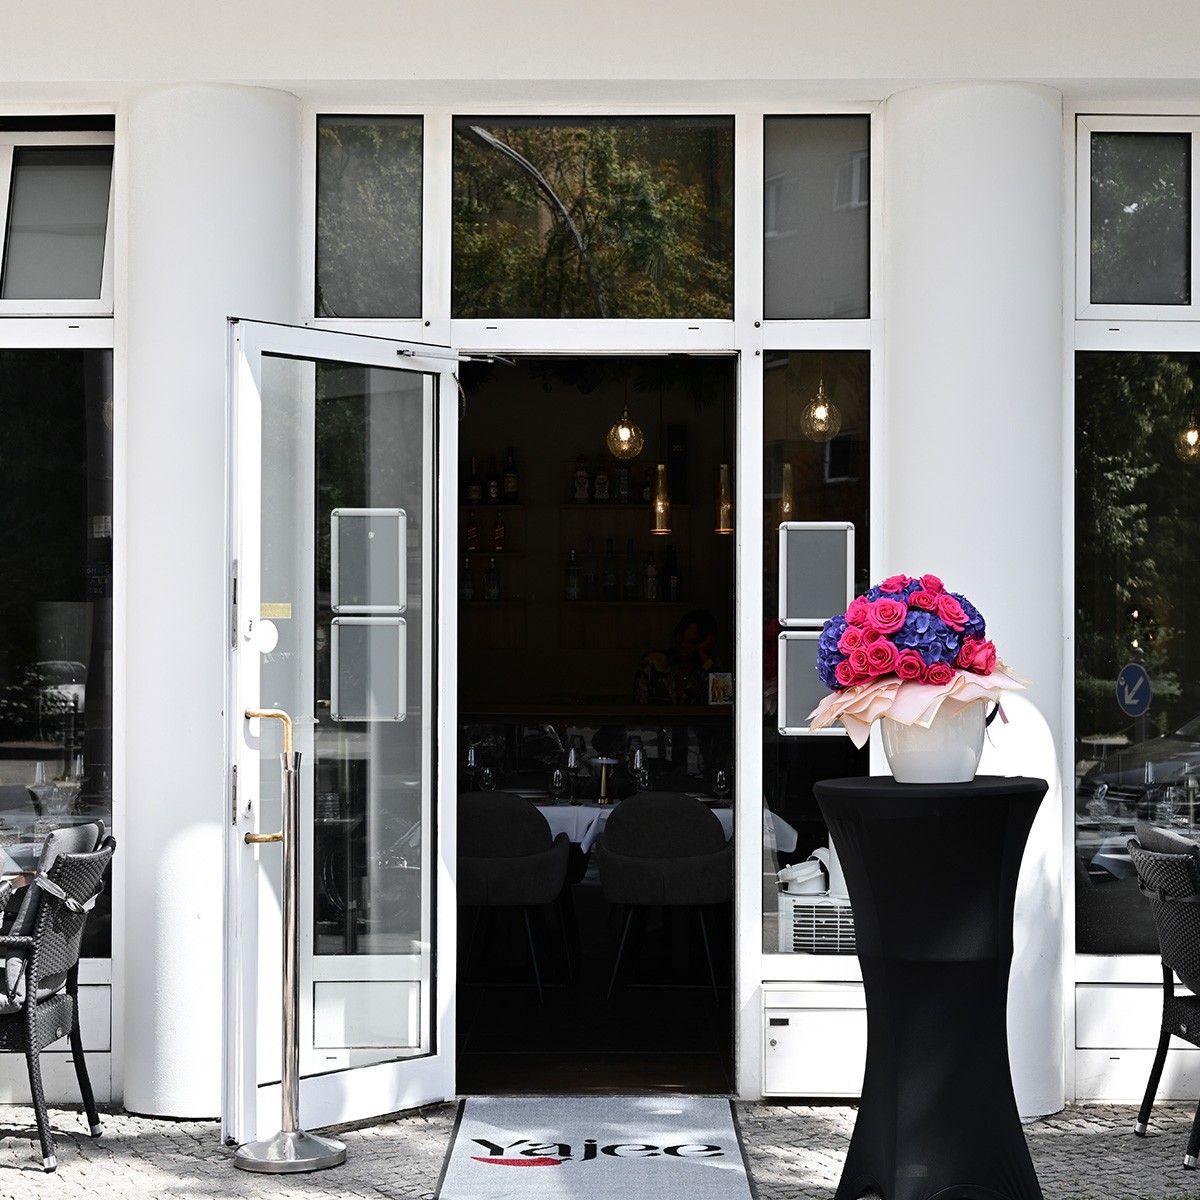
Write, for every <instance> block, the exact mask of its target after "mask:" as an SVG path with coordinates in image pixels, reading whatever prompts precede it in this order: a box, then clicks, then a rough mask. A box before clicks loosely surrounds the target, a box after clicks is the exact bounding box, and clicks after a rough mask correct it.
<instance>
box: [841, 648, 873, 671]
mask: <svg viewBox="0 0 1200 1200" xmlns="http://www.w3.org/2000/svg"><path fill="white" fill-rule="evenodd" d="M846 661H847V662H848V663H849V664H850V668H851V670H853V672H854V674H855V675H857V676H859V678H862V677H863V676H865V675H869V674H870V673H871V671H870V661H869V660H868V658H867V652H866V650H864V649H863V647H862V646H859V648H858V649H857V650H851V651H850V657H849V658H847V659H846Z"/></svg>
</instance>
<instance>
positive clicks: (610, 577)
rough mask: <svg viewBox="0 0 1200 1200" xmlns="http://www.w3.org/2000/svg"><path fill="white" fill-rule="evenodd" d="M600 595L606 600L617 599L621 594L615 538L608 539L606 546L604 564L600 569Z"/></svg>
mask: <svg viewBox="0 0 1200 1200" xmlns="http://www.w3.org/2000/svg"><path fill="white" fill-rule="evenodd" d="M600 595H601V596H602V597H603V598H604V599H605V600H616V599H617V598H618V596H619V595H620V586H619V584H618V583H617V556H616V554H615V553H614V552H613V540H612V538H609V539H608V543H607V545H606V546H605V547H604V566H603V567H602V569H601V571H600Z"/></svg>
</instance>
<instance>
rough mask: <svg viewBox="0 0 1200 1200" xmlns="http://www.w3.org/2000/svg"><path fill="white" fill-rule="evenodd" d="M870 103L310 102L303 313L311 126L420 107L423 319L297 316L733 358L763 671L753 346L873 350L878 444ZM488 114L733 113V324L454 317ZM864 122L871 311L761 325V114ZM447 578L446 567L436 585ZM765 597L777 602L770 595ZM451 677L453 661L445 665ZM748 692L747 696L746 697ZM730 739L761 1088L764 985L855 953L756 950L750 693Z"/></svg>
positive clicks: (746, 554)
mask: <svg viewBox="0 0 1200 1200" xmlns="http://www.w3.org/2000/svg"><path fill="white" fill-rule="evenodd" d="M879 112H880V105H879V104H877V103H861V104H860V103H844V104H797V105H789V106H779V105H772V106H764V105H734V104H715V105H714V104H712V103H711V101H710V102H708V103H695V104H689V103H680V104H675V105H671V106H664V105H662V104H657V103H654V102H652V101H650V100H647V101H646V102H644V103H633V104H626V105H618V104H603V105H587V104H574V103H572V104H569V105H566V104H558V105H555V104H545V103H542V104H531V103H519V104H513V103H510V104H498V103H488V104H485V105H482V106H477V107H476V109H475V113H474V114H473V113H472V109H471V107H470V106H467V105H456V106H453V107H451V106H405V105H398V104H377V105H363V104H355V105H333V104H320V105H317V104H310V105H308V106H307V108H306V111H305V120H304V130H305V133H304V137H305V139H306V141H305V145H304V146H303V163H304V174H303V180H302V209H301V212H302V218H301V224H300V230H299V237H300V246H299V255H300V262H301V271H302V273H301V278H302V280H303V286H304V289H305V297H306V299H305V305H306V311H307V312H309V313H312V311H313V298H314V297H315V294H316V288H315V281H316V200H317V193H316V150H317V148H316V129H317V118H318V117H319V116H338V115H349V116H360V117H364V118H370V117H371V116H373V115H377V116H421V117H422V118H423V131H424V133H423V141H422V146H423V151H422V152H423V159H424V161H423V180H422V193H423V217H422V272H421V274H422V283H421V287H422V313H421V316H420V317H417V318H408V319H403V320H396V319H382V318H381V319H373V320H355V319H347V318H342V319H334V318H318V317H316V316H309V317H307V318H306V320H305V324H310V325H313V326H317V327H322V328H330V329H338V330H345V331H353V332H360V333H368V334H375V335H376V336H386V337H396V338H401V339H406V338H407V339H410V340H421V341H432V342H437V343H441V344H445V345H452V346H454V347H455V348H456V349H458V350H460V351H462V352H463V353H467V354H470V353H485V352H493V353H497V354H514V355H524V354H558V355H561V354H564V353H570V354H572V355H580V356H585V355H593V354H594V355H599V354H613V355H618V354H629V355H636V354H646V355H657V354H671V353H691V354H733V355H736V357H737V360H738V366H737V371H738V395H737V401H736V418H735V419H736V425H737V443H736V444H737V445H738V446H739V447H740V450H739V461H738V468H737V470H736V471H735V480H734V486H735V497H734V505H735V512H743V513H747V514H750V517H749V524H748V525H747V526H746V529H745V531H742V530H740V529H739V530H738V532H737V533H736V534H735V538H736V554H737V566H736V571H735V574H736V578H737V580H738V592H737V598H736V609H735V630H734V640H735V649H734V652H735V654H736V658H737V664H738V674H739V675H740V676H741V677H742V678H743V679H746V680H761V679H762V670H763V659H762V613H763V611H765V610H764V608H763V590H764V589H763V547H762V539H761V537H759V536H758V531H757V530H758V518H757V514H758V512H759V511H760V506H761V504H762V497H763V453H762V447H763V394H764V379H763V365H764V354H765V352H766V351H767V350H781V351H792V352H799V353H804V352H811V353H818V352H821V351H837V350H864V351H867V352H868V353H869V354H870V356H871V364H872V370H871V384H870V413H871V428H872V431H873V440H874V441H876V442H877V443H878V444H880V445H882V444H883V443H882V438H883V424H882V421H883V389H882V378H883V372H882V367H881V364H882V348H883V322H882V320H881V319H880V318H881V316H882V314H881V312H880V305H879V294H880V293H879V283H880V277H879V264H878V260H879V253H878V248H879V247H880V246H882V245H883V239H882V222H883V205H882V203H881V198H882V195H883V192H882V189H881V186H880V182H879V179H878V175H877V171H878V164H880V163H882V162H883V154H882V149H881V130H880V122H879V119H878V118H879ZM464 115H486V116H495V117H504V116H545V117H564V116H568V117H625V116H635V117H637V116H654V117H660V116H691V117H705V116H712V117H730V116H731V117H732V118H733V123H734V126H733V129H734V132H733V138H734V142H733V147H734V148H733V158H734V220H733V244H734V272H733V279H734V285H733V293H734V294H733V316H732V318H731V319H722V320H714V319H700V320H685V319H677V320H674V319H673V320H622V319H612V320H603V321H602V320H570V319H567V320H528V319H515V318H503V319H496V320H485V319H479V320H477V319H471V320H464V319H459V318H454V319H452V318H451V316H450V304H451V289H450V272H451V238H452V232H453V230H452V219H453V218H452V213H453V204H452V202H453V162H452V147H453V121H454V118H455V117H456V116H464ZM831 115H861V116H868V117H870V119H871V130H870V133H871V161H870V171H871V176H870V193H869V194H870V195H871V197H872V198H873V200H874V203H873V205H872V209H871V217H870V246H871V252H870V278H869V288H870V310H869V311H870V313H871V316H870V317H865V318H852V319H839V318H824V319H806V320H775V319H773V320H770V321H768V320H766V319H765V318H764V316H763V301H764V295H763V259H764V250H763V243H764V211H765V210H764V203H765V182H764V176H763V170H764V138H765V132H766V131H765V119H766V118H767V117H768V116H785V117H787V116H791V117H803V116H814V117H820V116H831ZM881 459H882V456H881V455H879V454H874V455H872V456H871V467H870V486H871V490H872V494H874V495H880V494H882V491H881V489H882V486H883V466H882V462H881ZM879 532H880V531H879V530H877V531H876V533H875V534H874V536H873V537H872V549H871V556H870V557H871V562H870V563H869V564H862V565H863V566H866V567H869V569H870V573H871V575H872V576H873V577H874V576H875V575H877V574H878V573H879V568H880V563H879V561H877V560H878V559H879V552H878V550H877V548H876V547H877V544H878V542H879ZM446 586H448V587H453V586H454V579H453V575H452V576H451V578H450V581H449V582H448V584H447V585H446ZM771 603H772V605H773V604H774V598H773V597H772V600H771ZM444 669H445V671H446V673H447V674H446V677H447V678H453V677H454V670H455V665H454V663H446V664H444ZM753 694H754V689H749V690H747V691H743V695H744V696H746V695H750V696H752V695H753ZM735 711H736V716H735V728H734V739H735V746H736V747H737V755H738V763H739V769H738V789H737V796H738V801H737V811H736V814H735V820H736V822H737V828H738V830H739V833H738V836H737V837H735V839H734V846H735V850H736V855H737V866H736V891H735V897H734V904H735V914H736V916H735V919H736V921H737V924H738V928H739V929H741V930H744V931H745V932H746V935H747V936H744V937H739V938H737V939H735V941H736V948H735V951H734V954H735V961H734V972H735V981H734V995H733V1010H734V1018H733V1019H734V1042H735V1060H736V1069H737V1078H736V1081H735V1087H736V1092H737V1094H738V1095H740V1096H758V1095H760V1094H761V1082H762V1078H761V1072H762V986H763V983H764V982H776V981H824V980H836V981H849V982H855V983H857V982H858V981H860V980H861V978H862V975H861V970H860V968H859V964H858V959H857V958H856V957H855V956H854V955H817V954H779V953H776V952H771V951H770V949H769V948H766V947H764V946H763V940H762V927H763V911H762V901H763V898H762V854H763V847H762V795H763V790H762V779H763V776H762V712H761V708H760V706H759V705H757V704H755V703H753V702H749V703H742V704H739V705H738V706H737V707H736V710H735Z"/></svg>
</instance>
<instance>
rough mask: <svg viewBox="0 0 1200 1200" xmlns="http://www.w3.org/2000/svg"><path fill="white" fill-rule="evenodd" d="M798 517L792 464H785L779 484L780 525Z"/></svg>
mask: <svg viewBox="0 0 1200 1200" xmlns="http://www.w3.org/2000/svg"><path fill="white" fill-rule="evenodd" d="M795 515H796V488H795V484H794V483H793V481H792V464H791V463H790V462H785V463H784V464H783V478H782V479H781V480H780V484H779V523H780V524H781V525H782V524H783V523H784V521H790V520H791V519H792V518H793V517H794V516H795Z"/></svg>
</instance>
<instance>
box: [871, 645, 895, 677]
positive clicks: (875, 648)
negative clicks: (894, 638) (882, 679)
mask: <svg viewBox="0 0 1200 1200" xmlns="http://www.w3.org/2000/svg"><path fill="white" fill-rule="evenodd" d="M899 661H900V652H899V651H898V650H897V649H896V647H895V646H894V645H893V644H892V643H891V642H889V641H888V640H887V638H880V639H879V641H877V642H872V643H871V644H870V645H869V646H868V647H867V663H868V668H867V669H868V670H869V671H870V672H871V674H872V675H890V674H891V673H892V672H893V671H894V670H895V669H896V664H897V663H898V662H899Z"/></svg>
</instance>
